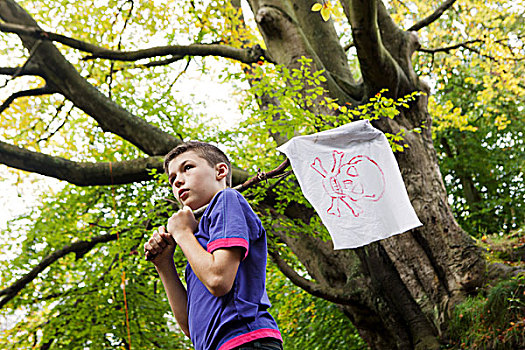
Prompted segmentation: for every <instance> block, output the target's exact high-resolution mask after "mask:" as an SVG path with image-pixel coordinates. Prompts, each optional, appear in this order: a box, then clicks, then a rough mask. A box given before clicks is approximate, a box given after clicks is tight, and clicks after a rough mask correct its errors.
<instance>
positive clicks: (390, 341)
mask: <svg viewBox="0 0 525 350" xmlns="http://www.w3.org/2000/svg"><path fill="white" fill-rule="evenodd" d="M454 3H455V1H445V2H443V3H442V4H436V5H435V6H434V7H429V6H431V4H428V3H419V2H392V3H390V4H385V3H383V2H381V1H350V0H348V1H341V3H340V5H339V4H335V3H332V2H328V1H326V2H322V3H321V7H320V12H321V13H318V12H316V11H312V8H313V9H319V5H317V6H314V5H315V1H257V0H251V1H248V2H247V4H248V5H249V10H250V11H251V13H253V19H254V22H255V24H254V25H250V22H249V18H246V19H244V18H243V11H241V10H242V9H241V7H240V3H239V2H237V1H232V2H231V3H226V4H225V3H223V2H216V1H209V2H205V3H197V2H194V1H188V2H183V3H179V2H177V3H176V4H175V3H174V2H168V1H166V2H163V1H155V2H153V1H150V2H140V3H139V2H135V1H110V2H108V4H103V5H101V4H99V3H97V2H92V1H76V2H74V3H70V2H68V1H63V2H60V1H56V2H52V1H46V2H34V1H33V2H20V4H21V5H22V7H21V6H20V5H18V4H17V3H16V2H14V1H12V0H0V18H1V19H2V22H0V30H1V31H2V32H3V33H5V34H2V37H3V38H5V39H6V40H5V43H6V44H5V47H4V48H3V52H4V54H5V56H6V57H8V59H6V62H8V63H7V65H6V66H5V67H2V68H0V73H2V74H4V75H6V76H8V77H9V78H8V81H7V82H6V84H9V86H10V88H11V89H15V90H16V92H14V93H13V94H12V95H10V96H9V97H8V98H7V99H6V100H5V102H4V104H3V105H2V107H1V108H0V111H2V127H3V129H2V140H1V141H0V162H1V163H3V164H5V165H7V166H9V167H13V168H17V169H21V170H25V171H30V172H37V173H39V174H42V175H46V176H51V177H55V178H58V179H61V180H65V181H67V182H69V183H71V184H73V185H77V186H82V187H77V186H73V185H68V186H66V187H65V188H64V190H63V192H62V193H60V194H58V195H48V196H45V197H44V198H43V199H42V201H43V205H42V207H41V208H40V209H38V210H36V211H35V213H34V215H33V216H32V217H30V218H29V219H31V221H32V222H31V225H30V229H29V231H28V234H27V238H26V240H25V241H24V243H23V244H22V245H21V247H20V251H22V254H20V255H19V257H18V258H16V259H14V260H12V261H10V262H3V265H4V268H3V269H2V270H3V271H2V284H3V285H4V286H5V287H4V289H2V290H1V291H0V296H1V297H2V299H1V300H0V306H2V307H3V311H2V312H3V313H5V314H6V315H7V314H11V315H12V313H13V312H14V311H16V310H19V311H24V312H26V313H27V315H28V317H26V318H25V319H24V320H21V321H20V322H19V323H17V325H16V326H15V327H14V328H12V329H10V330H8V331H7V332H6V337H5V338H6V339H7V340H8V342H9V341H12V342H24V343H25V344H30V343H34V344H38V345H39V346H40V347H42V348H51V347H60V346H63V347H70V348H75V347H86V346H88V347H90V348H99V347H100V348H103V347H117V346H123V345H124V346H126V347H135V348H141V347H146V348H147V347H151V346H152V344H153V346H155V347H165V346H168V344H169V343H170V342H179V347H181V348H183V347H185V346H187V344H188V343H187V341H185V340H184V339H181V338H180V337H179V338H176V339H173V338H167V337H165V336H164V335H163V334H161V332H160V329H159V325H160V324H165V323H166V321H165V319H164V314H165V313H166V312H167V308H166V303H157V302H156V298H159V299H160V298H161V297H160V295H162V293H160V292H159V291H158V286H157V285H156V284H155V282H154V279H155V276H154V274H153V272H152V268H151V266H150V265H148V264H146V263H145V262H143V261H142V258H141V256H140V255H141V254H140V253H138V251H140V249H141V248H140V247H141V245H142V243H143V242H144V239H145V238H146V237H147V236H148V232H147V231H148V229H150V228H151V227H152V226H155V225H158V224H160V223H162V222H163V221H164V220H165V218H166V217H167V215H168V213H169V212H170V211H172V210H174V204H173V203H172V201H171V200H169V198H168V199H166V197H168V196H169V194H168V191H167V189H166V188H165V185H163V178H162V176H155V173H156V172H159V170H160V169H161V156H162V155H163V154H165V153H166V152H167V151H168V150H169V149H171V148H172V147H173V146H175V145H177V144H179V143H180V142H181V140H187V139H195V138H199V139H203V140H208V141H217V142H221V144H223V145H225V147H228V149H229V151H230V154H232V155H233V156H234V161H235V163H236V165H237V166H238V167H239V168H241V169H244V170H240V169H236V170H235V172H234V181H235V182H236V183H240V182H242V181H243V180H245V179H247V178H248V176H249V175H248V174H249V173H254V172H255V171H256V170H257V169H258V168H260V169H265V170H266V169H272V168H273V167H275V166H276V165H277V164H279V163H280V162H282V160H283V159H282V157H281V156H280V155H279V154H277V153H276V151H275V147H276V145H278V144H281V143H282V142H284V141H285V140H286V139H287V138H289V137H291V136H293V135H294V134H298V133H299V134H300V133H310V132H314V131H317V130H323V129H326V128H330V127H334V126H337V125H340V124H342V123H345V122H348V121H351V120H355V119H357V118H360V117H362V115H363V114H364V115H365V117H369V118H372V119H373V124H374V125H375V126H376V127H378V128H379V129H381V130H382V131H384V132H385V133H386V134H387V135H388V136H389V137H390V140H391V142H392V146H393V148H394V149H395V150H398V151H399V152H398V153H397V154H396V156H397V160H398V163H399V166H400V168H401V172H402V175H403V179H404V181H405V184H406V186H407V190H408V192H409V196H410V198H411V201H412V204H413V205H414V208H415V209H416V212H417V214H418V216H419V218H420V220H421V221H422V222H423V224H424V226H423V227H420V228H417V229H415V230H412V231H411V232H408V233H405V234H403V235H399V236H396V237H393V238H390V239H387V240H383V241H381V242H376V243H373V244H370V245H368V246H366V247H363V248H359V249H354V250H345V251H333V249H332V245H331V243H330V242H329V241H327V240H326V237H327V234H326V230H325V229H324V228H323V227H322V225H321V224H320V220H319V219H318V218H317V216H316V215H315V214H314V212H313V210H312V209H311V207H309V205H308V203H306V201H305V200H304V198H302V197H301V196H300V195H299V191H298V189H297V186H296V185H295V182H294V180H293V177H292V176H290V177H287V178H284V180H282V179H281V180H277V181H275V182H271V183H269V184H267V185H265V186H261V187H257V188H254V189H252V191H251V193H250V197H251V199H252V200H253V203H255V204H256V208H257V210H258V211H259V212H261V213H262V216H263V218H264V219H265V223H266V227H267V228H268V230H269V234H270V236H271V239H270V241H271V245H272V247H271V248H272V249H271V252H272V254H271V255H272V258H273V260H274V262H275V263H276V265H277V266H278V267H279V269H280V270H281V271H282V272H283V273H284V274H285V275H286V276H287V277H288V278H289V279H290V280H291V281H292V282H293V283H295V284H297V285H298V286H300V287H301V288H303V289H304V290H305V291H307V292H309V293H311V294H312V295H315V296H317V297H321V298H323V299H325V300H327V301H330V302H333V303H336V304H338V305H339V306H340V308H341V310H343V312H344V314H345V315H346V316H347V317H348V318H349V320H350V321H351V322H352V323H353V324H354V325H355V327H356V328H357V330H358V331H359V334H360V335H361V337H362V338H363V339H364V340H365V341H366V342H367V343H368V344H369V346H370V347H371V348H377V349H407V348H420V349H430V348H439V346H440V344H441V343H443V342H446V341H447V339H448V334H447V328H448V320H449V317H450V315H451V310H452V309H453V307H454V305H456V304H457V303H458V302H460V301H461V300H463V299H464V298H465V297H466V295H468V294H469V293H472V292H474V291H475V290H476V289H477V288H478V287H480V286H481V285H482V284H483V280H484V277H485V261H484V258H483V256H482V255H481V252H480V250H479V248H477V246H476V245H475V244H474V242H473V241H472V240H471V239H470V238H469V236H468V235H467V234H466V233H465V232H464V231H463V230H462V229H461V228H460V226H459V225H458V224H457V222H456V221H455V219H454V217H453V214H452V211H451V209H450V207H449V205H448V198H447V193H446V191H445V185H444V183H443V181H442V178H441V173H440V170H439V167H438V164H437V159H438V157H437V154H436V152H435V150H434V147H433V142H432V120H431V116H430V114H429V112H428V102H429V100H428V96H429V93H430V89H429V87H428V85H427V84H425V83H424V82H423V81H422V80H421V79H420V76H423V75H425V76H427V77H428V78H430V79H431V80H435V81H438V82H440V81H441V79H442V80H443V81H444V82H445V83H446V84H448V83H449V80H451V79H452V78H453V77H461V76H462V74H461V71H460V63H462V62H465V57H467V59H470V60H471V62H473V63H472V64H473V67H477V69H478V70H479V73H478V74H475V75H474V74H468V73H466V72H465V73H464V74H465V75H468V77H471V76H472V77H473V79H476V78H477V79H481V80H482V81H483V85H481V83H479V82H478V83H476V82H477V81H476V80H474V81H470V84H472V85H473V86H475V87H476V88H479V91H478V96H480V101H479V103H480V104H479V105H478V109H479V110H481V109H482V106H486V105H487V103H488V101H493V100H494V99H498V100H500V99H499V95H498V96H495V95H494V94H501V96H502V98H503V99H502V100H501V101H505V98H511V96H518V97H519V98H522V96H523V85H522V84H521V85H520V82H519V81H516V79H515V78H516V76H514V75H512V74H511V73H509V72H503V71H502V70H500V69H501V68H502V67H505V66H507V67H516V69H517V70H518V71H519V70H522V69H523V66H522V58H523V42H522V30H523V28H522V24H521V26H520V22H519V20H518V18H520V16H522V15H523V6H521V7H520V6H519V5H518V6H516V7H514V6H512V5H506V4H503V3H499V2H490V3H487V2H486V1H484V2H483V3H481V2H479V3H478V2H475V1H472V2H469V3H468V4H466V5H461V6H460V5H455V4H454ZM244 8H245V9H246V10H247V9H248V6H245V7H244ZM487 9H489V10H487ZM245 14H246V13H245ZM487 16H492V17H487ZM323 17H324V18H323ZM255 25H256V28H257V30H256V28H255V27H254V26H255ZM42 28H48V29H47V30H45V29H42ZM428 28H430V30H429V29H428ZM17 36H18V38H19V39H20V40H15V38H16V37H17ZM418 38H419V39H418ZM153 41H155V44H154V45H152V42H153ZM157 42H158V43H159V44H157ZM421 45H423V47H424V48H422V47H421ZM418 50H419V51H420V52H421V53H423V54H422V55H421V56H418V57H417V59H416V60H415V64H414V62H413V59H414V57H413V55H414V53H415V52H416V51H418ZM458 52H459V53H458ZM444 53H448V55H447V56H446V57H449V58H448V59H447V58H445V59H443V62H439V65H437V64H436V63H435V62H436V60H435V58H436V57H437V56H438V55H442V54H444ZM207 56H213V57H222V59H226V60H228V61H227V62H232V61H233V62H240V63H241V64H240V65H238V66H234V67H232V66H228V67H226V68H224V70H223V71H222V72H213V69H212V68H211V66H210V64H209V62H208V60H207V59H204V58H202V57H207ZM439 57H441V56H439ZM458 62H459V63H458ZM191 65H195V66H197V67H199V68H200V70H201V73H202V74H203V75H204V74H209V75H211V76H214V75H215V74H216V75H217V77H218V78H219V79H222V80H224V81H234V82H238V85H239V88H242V89H244V90H245V91H246V92H248V94H239V95H238V98H239V99H242V100H243V101H244V102H243V104H242V107H243V108H244V112H245V114H246V115H247V117H246V120H245V121H244V122H243V123H242V124H241V128H240V129H238V130H236V132H234V133H224V132H220V131H218V128H217V127H216V126H213V125H212V126H210V125H209V122H206V119H205V118H200V117H199V113H198V110H194V109H195V108H192V107H194V105H193V104H192V103H191V102H190V103H188V102H186V101H183V100H178V99H177V95H178V94H181V93H182V92H181V91H177V84H178V83H179V79H182V78H183V77H184V72H185V71H187V70H188V67H190V66H191ZM415 69H416V70H415ZM494 76H496V78H494ZM458 79H459V78H458ZM243 82H244V83H243ZM246 82H248V83H249V84H250V88H249V89H248V88H247V87H246ZM466 83H468V81H467V82H466ZM499 83H501V84H503V85H502V87H503V88H504V91H499V90H498V84H499ZM436 86H437V87H438V88H441V86H440V85H439V84H436ZM461 86H464V85H461ZM421 92H423V93H425V94H421ZM407 96H408V97H407ZM445 96H446V97H445ZM446 100H449V101H451V103H457V104H459V103H458V102H457V101H456V100H454V99H453V98H452V97H450V98H449V97H448V95H445V94H441V95H440V94H438V95H437V96H436V99H434V100H430V102H431V103H430V107H431V108H433V110H434V111H436V112H437V113H439V111H440V109H439V108H440V106H446ZM503 104H504V103H503ZM504 105H506V104H504ZM464 108H468V106H466V107H464ZM522 108H523V106H522V102H521V100H519V99H518V100H517V103H516V106H515V109H514V110H515V111H518V112H519V111H520V110H522ZM514 110H513V109H508V110H507V113H508V115H506V116H503V115H501V114H498V115H497V116H495V118H494V119H495V125H496V128H498V127H499V128H502V127H504V126H505V127H506V128H507V127H508V128H510V126H508V125H509V124H513V120H514V119H513V118H514V116H513V115H511V114H510V113H512V112H513V111H514ZM441 111H443V109H441ZM444 111H446V112H450V113H439V114H438V116H439V117H440V118H441V119H438V120H439V121H440V124H439V123H438V126H440V125H445V126H446V123H447V122H448V121H450V120H452V121H454V122H455V123H457V122H458V120H459V121H461V118H458V113H455V114H454V109H453V108H448V109H445V110H444ZM495 112H496V111H495ZM447 116H450V118H448V119H447V118H445V117H447ZM459 116H460V115H459ZM483 117H485V116H484V115H483ZM516 118H517V117H516ZM215 125H216V124H215ZM465 125H467V126H468V123H467V124H465ZM465 125H461V126H465ZM486 125H492V124H491V123H490V122H486ZM470 126H475V125H470ZM517 127H518V126H516V128H517ZM442 130H446V127H445V128H444V129H443V128H442V129H438V132H442ZM509 130H511V129H509ZM487 135H488V134H487ZM494 137H495V138H496V139H495V140H497V139H498V136H494ZM441 139H443V140H448V143H449V144H450V143H451V140H452V139H453V137H448V136H445V135H444V136H443V137H440V138H439V140H441ZM494 142H495V143H497V142H498V141H494ZM444 144H445V143H443V145H444ZM441 145H442V144H441V143H440V147H441ZM458 148H459V147H458ZM486 148H488V149H490V147H486ZM440 150H441V149H440ZM401 151H403V152H401ZM444 152H446V150H444V151H443V152H440V155H444V154H446V153H444ZM455 155H456V156H457V157H461V155H459V154H458V153H455ZM458 164H460V163H456V168H454V169H455V174H457V169H458V168H457V166H458ZM516 164H517V167H519V166H520V163H519V162H518V163H516ZM521 164H522V163H521ZM509 173H510V172H509ZM515 173H518V174H519V170H518V171H516V172H515ZM472 174H473V172H472V171H471V172H470V173H468V172H467V175H470V180H474V181H473V183H472V184H473V186H474V187H476V185H478V187H479V185H480V184H481V183H482V182H481V181H479V180H477V179H478V178H479V175H477V177H473V176H472ZM461 176H462V177H461ZM458 178H460V181H461V180H462V179H464V178H465V179H467V180H468V179H469V176H463V174H460V175H458ZM512 181H514V180H513V178H512ZM108 185H109V186H108ZM116 185H119V186H116ZM463 186H464V185H463ZM514 187H515V188H514V189H513V190H512V191H513V192H512V193H522V192H520V191H521V190H520V189H519V188H516V186H514ZM481 188H482V187H479V189H480V190H481ZM463 189H464V191H467V189H466V187H463ZM465 196H467V195H466V194H465ZM483 199H486V198H483V197H482V199H481V200H483ZM481 200H477V203H480V202H481ZM493 209H494V210H498V208H497V206H493ZM471 210H472V209H471ZM491 210H492V209H491ZM519 210H521V209H519ZM519 210H518V211H519ZM518 211H515V212H514V213H513V212H512V211H510V213H511V214H509V215H510V216H509V219H508V220H507V221H505V224H506V225H507V226H508V225H511V226H512V225H514V224H513V223H516V224H519V220H520V218H521V217H522V216H519V215H522V214H519V215H518V214H515V213H516V212H518ZM16 229H17V227H16V224H15V225H14V226H12V227H11V228H10V230H11V231H15V230H16ZM71 252H74V253H75V254H74V255H73V254H69V253H71ZM178 259H179V260H178V262H179V264H181V266H182V265H183V262H182V259H181V257H180V256H179V257H178ZM9 265H12V266H17V267H18V268H16V269H8V268H7V267H8V266H9ZM4 271H5V272H4ZM305 276H306V277H305ZM123 319H125V322H123V321H122V320H123ZM86 320H89V321H91V322H87V323H88V324H89V325H93V326H92V327H91V326H90V327H86ZM108 325H111V327H108ZM169 346H173V344H170V345H169Z"/></svg>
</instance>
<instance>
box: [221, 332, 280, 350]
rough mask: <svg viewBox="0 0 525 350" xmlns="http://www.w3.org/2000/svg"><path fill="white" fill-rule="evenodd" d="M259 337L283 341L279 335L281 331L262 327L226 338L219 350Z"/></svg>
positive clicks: (229, 348) (228, 348)
mask: <svg viewBox="0 0 525 350" xmlns="http://www.w3.org/2000/svg"><path fill="white" fill-rule="evenodd" d="M261 338H275V339H277V340H280V341H281V342H282V341H283V338H282V337H281V332H279V331H278V330H277V329H272V328H262V329H257V330H255V331H251V332H249V333H246V334H241V335H239V336H237V337H235V338H232V339H230V340H228V341H227V342H226V343H224V344H222V346H221V347H220V348H219V350H231V349H234V348H236V347H238V346H240V345H242V344H246V343H249V342H251V341H254V340H257V339H261Z"/></svg>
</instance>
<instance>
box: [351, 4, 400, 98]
mask: <svg viewBox="0 0 525 350" xmlns="http://www.w3.org/2000/svg"><path fill="white" fill-rule="evenodd" d="M378 1H379V0H342V2H343V6H344V8H345V14H346V16H347V17H348V19H349V22H350V25H351V26H352V37H353V39H354V44H355V47H356V50H357V57H358V59H359V63H360V65H361V72H362V73H363V80H364V82H365V84H366V86H367V89H368V94H370V93H375V92H377V91H378V90H380V89H383V88H387V89H388V91H389V94H391V95H393V96H396V95H397V92H398V90H399V87H400V83H401V82H404V86H403V87H405V86H409V84H408V82H407V77H406V76H405V73H404V72H403V70H402V69H401V68H400V67H399V65H398V63H396V60H395V59H394V58H393V57H392V55H391V54H390V53H389V52H388V50H387V49H386V48H385V46H384V44H383V41H382V37H381V33H380V30H379V24H378ZM390 34H395V33H390Z"/></svg>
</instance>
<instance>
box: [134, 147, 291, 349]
mask: <svg viewBox="0 0 525 350" xmlns="http://www.w3.org/2000/svg"><path fill="white" fill-rule="evenodd" d="M164 169H165V170H166V172H167V174H168V177H169V182H170V185H171V187H172V190H173V194H174V195H175V197H176V198H177V199H178V200H179V202H180V203H181V204H182V205H183V209H182V210H180V211H178V212H177V213H175V214H173V216H172V217H171V218H169V220H168V224H167V230H166V229H165V228H164V227H163V226H161V227H160V228H159V229H158V230H157V231H156V232H155V233H154V234H153V236H152V237H151V238H150V239H149V241H148V242H147V243H146V244H145V245H144V251H145V253H146V256H147V257H153V258H152V261H153V263H154V264H155V268H156V269H157V271H158V273H159V276H160V278H161V280H162V284H163V285H164V289H165V290H166V294H167V296H168V301H169V304H170V306H171V310H172V311H173V314H174V316H175V319H176V320H177V322H178V324H179V325H180V327H181V328H182V331H183V332H184V333H185V334H186V335H187V336H188V337H190V338H191V340H192V342H193V345H194V346H195V349H196V350H205V349H206V350H208V349H210V350H216V349H219V350H230V349H243V350H244V349H268V350H270V349H282V345H281V343H282V338H281V334H280V332H279V330H278V328H277V324H276V322H275V320H274V319H273V318H272V316H271V315H270V314H269V313H268V311H267V309H268V308H269V307H270V302H269V300H268V296H267V295H266V287H265V276H266V255H267V248H266V233H265V230H264V228H263V227H262V224H261V221H260V220H259V218H258V217H257V215H256V214H255V213H254V212H253V210H252V209H251V207H250V206H249V204H248V202H246V200H245V199H244V197H243V196H242V195H241V194H240V193H239V192H237V191H235V190H233V189H231V188H230V187H229V186H230V184H231V165H230V162H229V161H228V158H227V157H226V155H225V154H224V153H223V152H222V151H221V150H219V149H218V148H217V147H215V146H212V145H209V144H207V143H202V142H196V141H190V142H187V143H185V144H182V145H179V146H177V147H176V148H175V149H173V150H172V151H171V152H170V153H168V154H167V155H166V158H165V160H164ZM206 204H209V205H208V207H207V208H206V210H205V211H204V214H203V216H202V218H201V220H200V222H197V221H196V219H195V217H194V216H193V212H192V210H195V209H198V208H201V207H202V206H204V205H206ZM176 245H179V246H180V247H181V249H182V252H183V253H184V255H185V256H186V258H187V260H188V265H187V266H186V285H187V288H188V289H187V290H186V289H185V288H184V286H183V285H182V283H181V281H180V279H179V277H178V274H177V271H176V269H175V265H174V263H173V252H174V251H175V247H176Z"/></svg>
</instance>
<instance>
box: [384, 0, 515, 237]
mask: <svg viewBox="0 0 525 350" xmlns="http://www.w3.org/2000/svg"><path fill="white" fill-rule="evenodd" d="M391 6H392V9H391V11H392V13H395V15H394V16H395V18H396V19H397V21H399V23H405V24H406V26H407V27H409V26H410V25H412V24H413V22H414V20H415V19H416V18H418V14H423V13H425V12H428V11H430V7H431V6H432V4H430V3H428V2H427V3H425V2H411V3H410V4H406V3H404V2H403V4H402V3H400V2H397V1H394V2H392V4H391ZM409 9H410V10H409ZM524 12H525V7H524V6H523V2H522V1H518V2H516V3H513V4H512V5H511V4H510V3H508V2H504V1H498V0H490V1H468V2H462V3H458V2H456V3H455V4H454V5H453V10H452V11H447V13H445V14H444V15H443V16H441V18H440V21H438V22H437V23H436V24H435V25H433V26H432V31H419V32H418V36H419V40H420V41H421V42H422V44H423V46H425V47H426V48H427V50H426V51H423V52H420V53H419V55H418V56H417V60H416V62H415V63H416V65H415V67H416V71H417V72H418V74H419V75H420V76H421V77H422V78H423V79H427V80H428V81H430V82H432V87H433V89H434V91H433V96H431V97H430V99H429V112H430V113H431V115H432V117H433V128H432V131H433V136H434V140H435V147H436V150H437V152H438V157H439V165H440V170H441V172H442V174H443V178H444V179H445V184H446V187H447V192H448V193H449V195H450V197H449V198H450V202H451V205H452V209H453V211H454V213H455V216H456V219H457V220H458V222H459V223H460V224H461V226H462V227H463V228H464V229H465V230H467V231H468V232H469V233H470V234H471V235H473V236H475V237H478V238H479V237H481V236H482V235H484V234H491V233H499V232H505V233H508V232H509V231H510V230H513V229H516V228H517V227H519V226H520V225H521V224H522V223H523V222H524V220H525V207H524V206H523V202H524V201H523V199H524V198H525V187H524V186H523V176H524V175H523V169H524V161H523V156H522V155H523V154H524V153H525V145H524V142H523V140H524V137H523V130H524V128H525V118H524V117H523V116H524V114H523V110H524V108H525V105H524V98H525V86H524V85H523V80H522V77H523V75H524V72H525V65H524V62H525V60H524V58H525V45H524V40H523V38H524V27H523V15H524Z"/></svg>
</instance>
